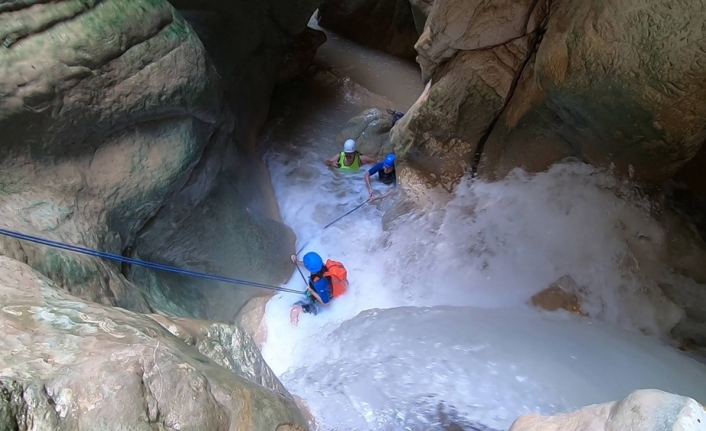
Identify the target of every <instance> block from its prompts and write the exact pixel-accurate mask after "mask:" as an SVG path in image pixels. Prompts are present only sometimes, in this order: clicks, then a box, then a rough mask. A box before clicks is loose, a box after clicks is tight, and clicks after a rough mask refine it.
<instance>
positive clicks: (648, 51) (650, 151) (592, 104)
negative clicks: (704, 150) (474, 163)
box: [480, 0, 706, 182]
mask: <svg viewBox="0 0 706 431" xmlns="http://www.w3.org/2000/svg"><path fill="white" fill-rule="evenodd" d="M704 7H706V5H705V4H704V2H702V1H683V2H678V3H674V2H669V1H658V2H637V3H635V2H628V1H623V0H611V1H608V2H598V1H588V2H586V1H563V2H554V3H553V4H552V12H551V15H550V16H549V19H548V22H547V25H546V33H545V34H544V36H543V38H542V40H541V43H540V44H539V48H538V50H537V54H536V57H535V59H534V60H533V62H532V69H531V70H529V69H528V70H526V71H525V72H523V77H522V79H523V80H524V81H525V85H523V86H522V87H518V89H517V90H516V91H515V95H514V96H513V98H512V100H511V101H510V105H509V106H508V109H507V110H506V112H504V113H503V116H502V118H500V120H499V121H498V124H497V126H496V127H495V129H494V130H493V132H492V134H491V135H490V138H489V140H488V142H487V144H486V148H487V149H488V154H487V155H486V157H484V160H483V161H482V163H481V170H480V171H481V172H486V173H488V174H489V175H491V176H492V175H493V174H495V176H496V177H497V176H502V175H503V174H504V173H505V172H506V171H507V169H508V167H510V166H518V165H520V166H522V165H524V163H525V161H526V163H527V164H528V165H529V166H530V167H532V168H534V169H543V168H544V167H546V165H547V163H552V162H554V161H556V160H558V159H559V158H561V157H564V156H566V155H570V156H575V157H577V158H580V159H581V160H583V161H586V162H588V163H592V164H596V165H601V166H606V167H608V166H611V165H614V166H615V168H616V169H617V170H618V171H619V172H621V173H624V174H625V175H632V176H633V177H634V178H636V179H638V180H642V181H648V182H660V181H663V180H665V179H667V178H670V177H671V176H673V175H674V174H675V173H676V172H677V171H678V170H679V168H680V167H681V166H683V165H684V164H685V163H686V162H687V161H688V160H689V159H691V158H692V157H694V156H695V155H696V153H697V151H698V149H699V148H700V146H701V145H702V143H703V142H704V138H706V102H705V101H704V100H706V99H704V96H706V86H704V85H703V83H704V78H706V69H705V68H704V67H701V66H699V65H703V64H706V51H704V47H706V38H704V37H703V35H702V33H701V24H702V23H701V21H700V20H698V19H693V17H695V16H701V15H702V14H703V11H704ZM655 22H659V23H660V24H659V25H657V26H655V25H654V23H655ZM525 75H526V76H525ZM547 141H557V142H560V143H561V145H560V148H558V149H556V150H554V149H552V148H551V147H547V144H546V142H547ZM500 153H501V154H500ZM533 154H538V155H539V158H540V160H537V161H535V160H533V158H534V157H533ZM551 155H553V157H549V156H551ZM498 166H499V168H497V169H496V167H498Z"/></svg>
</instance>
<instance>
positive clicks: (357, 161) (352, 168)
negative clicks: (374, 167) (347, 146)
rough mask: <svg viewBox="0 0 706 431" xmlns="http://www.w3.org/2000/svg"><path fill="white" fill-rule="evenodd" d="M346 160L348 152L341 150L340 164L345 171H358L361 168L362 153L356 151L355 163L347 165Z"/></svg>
mask: <svg viewBox="0 0 706 431" xmlns="http://www.w3.org/2000/svg"><path fill="white" fill-rule="evenodd" d="M345 161H346V153H345V152H343V151H341V157H339V158H338V164H339V165H341V168H340V169H341V170H344V171H358V170H360V153H359V152H357V151H356V152H355V158H354V159H353V163H352V164H350V165H346V164H345V163H344V162H345Z"/></svg>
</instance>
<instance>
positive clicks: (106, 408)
mask: <svg viewBox="0 0 706 431" xmlns="http://www.w3.org/2000/svg"><path fill="white" fill-rule="evenodd" d="M0 298H1V299H2V304H3V306H2V308H1V309H0V327H2V328H3V336H2V337H0V351H2V353H3V354H2V356H0V368H2V370H3V373H2V377H0V424H2V429H30V428H32V429H47V430H49V429H51V430H76V429H134V430H153V429H182V430H189V429H208V430H222V431H226V430H236V429H238V430H253V431H255V430H257V431H259V430H271V431H277V430H280V431H281V430H282V429H286V428H285V427H286V426H289V427H290V428H289V429H294V430H303V429H305V428H306V421H305V419H304V417H303V416H302V414H301V413H300V412H299V410H298V409H297V408H296V407H295V403H294V400H293V399H292V398H291V396H290V395H289V394H287V392H286V391H285V390H284V388H283V387H282V385H281V383H279V381H278V380H277V379H276V378H275V377H274V376H273V375H272V372H271V371H270V370H269V368H268V367H267V365H266V364H265V363H264V361H263V360H262V358H261V357H260V354H259V352H258V351H257V349H256V348H255V346H254V344H253V342H252V340H250V338H249V337H248V336H247V335H245V334H244V333H243V332H242V330H240V329H238V328H237V327H234V326H229V325H223V324H210V323H208V322H198V321H192V320H188V319H175V320H170V319H168V318H166V317H163V316H154V317H153V318H150V317H149V316H146V315H139V314H135V313H131V312H129V311H125V310H121V309H118V308H113V307H106V306H102V305H99V304H93V303H88V302H84V301H82V300H80V299H78V298H75V297H73V296H71V295H69V294H67V293H65V292H63V291H62V290H60V289H58V288H57V287H56V286H54V285H53V283H52V282H51V281H50V280H48V279H47V278H45V277H43V276H42V275H40V274H39V273H37V272H36V271H34V270H32V269H31V268H30V267H29V266H27V265H25V264H23V263H20V262H18V261H16V260H13V259H10V258H7V257H4V256H3V257H0ZM189 345H191V346H189Z"/></svg>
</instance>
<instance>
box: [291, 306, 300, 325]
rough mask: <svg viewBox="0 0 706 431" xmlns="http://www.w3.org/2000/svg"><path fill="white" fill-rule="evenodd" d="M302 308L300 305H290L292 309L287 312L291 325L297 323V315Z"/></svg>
mask: <svg viewBox="0 0 706 431" xmlns="http://www.w3.org/2000/svg"><path fill="white" fill-rule="evenodd" d="M302 310H303V308H302V306H301V305H295V306H294V307H292V311H290V312H289V320H290V321H291V322H292V324H293V325H297V324H298V323H299V315H300V314H302Z"/></svg>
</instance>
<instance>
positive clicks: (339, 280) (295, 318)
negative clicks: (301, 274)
mask: <svg viewBox="0 0 706 431" xmlns="http://www.w3.org/2000/svg"><path fill="white" fill-rule="evenodd" d="M292 262H294V263H295V264H297V265H303V266H304V267H305V268H306V269H307V270H308V271H309V272H310V273H311V275H310V276H309V284H308V286H307V288H306V298H305V299H302V300H301V301H298V302H297V303H296V304H294V307H293V308H292V311H291V312H290V314H289V318H290V320H291V321H292V323H293V324H295V325H296V324H297V323H298V322H299V315H300V314H301V313H302V311H303V312H304V313H309V314H314V315H316V314H318V313H319V311H321V310H322V306H323V307H327V306H328V305H329V304H330V303H331V300H332V299H334V298H337V297H339V296H341V295H342V294H343V293H345V291H346V288H347V286H348V280H347V277H348V273H347V271H346V269H345V268H344V267H343V264H342V263H341V262H336V261H334V260H331V259H328V260H326V263H325V264H324V261H323V259H321V256H319V255H318V254H316V253H314V252H309V253H307V254H305V255H304V258H303V260H302V261H299V260H297V256H296V255H292Z"/></svg>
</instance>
